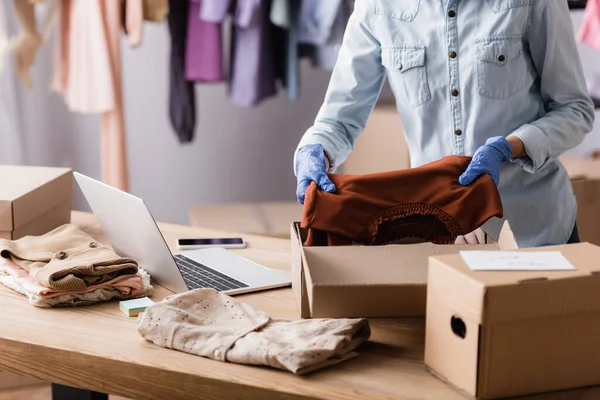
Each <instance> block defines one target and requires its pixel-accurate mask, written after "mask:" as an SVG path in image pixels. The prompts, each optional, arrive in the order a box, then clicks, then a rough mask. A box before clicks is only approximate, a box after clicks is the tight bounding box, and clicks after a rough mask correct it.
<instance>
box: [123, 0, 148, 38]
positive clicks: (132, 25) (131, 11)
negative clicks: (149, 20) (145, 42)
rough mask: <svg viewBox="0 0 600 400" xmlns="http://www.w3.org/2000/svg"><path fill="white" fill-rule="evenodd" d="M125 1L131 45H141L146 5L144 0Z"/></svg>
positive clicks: (126, 20)
mask: <svg viewBox="0 0 600 400" xmlns="http://www.w3.org/2000/svg"><path fill="white" fill-rule="evenodd" d="M124 1H125V18H124V19H125V31H126V32H127V36H128V37H129V45H130V46H131V47H139V46H140V45H141V44H142V36H143V31H144V6H143V0H124Z"/></svg>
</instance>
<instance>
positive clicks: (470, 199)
mask: <svg viewBox="0 0 600 400" xmlns="http://www.w3.org/2000/svg"><path fill="white" fill-rule="evenodd" d="M470 161H471V157H466V156H447V157H444V158H442V159H441V160H438V161H435V162H432V163H429V164H426V165H423V166H421V167H418V168H411V169H405V170H400V171H392V172H384V173H376V174H366V175H340V174H332V175H330V178H331V180H332V181H333V183H334V184H335V185H336V188H337V190H336V193H327V192H324V191H322V190H320V189H319V188H318V186H317V185H316V183H315V182H313V183H312V184H311V185H310V186H309V188H308V190H307V191H306V198H305V202H304V211H303V215H302V223H301V226H302V228H305V229H308V230H309V232H308V237H307V240H306V242H305V245H306V246H324V245H329V246H340V245H351V244H363V245H380V244H388V243H394V242H398V241H402V240H405V239H418V240H424V241H428V242H432V243H436V244H452V243H454V241H455V240H456V238H457V237H458V236H460V235H466V234H468V233H470V232H473V231H474V230H475V229H477V228H479V227H480V226H481V225H483V223H485V222H486V221H487V220H488V219H490V218H492V217H502V216H503V210H502V202H501V200H500V195H499V193H498V190H497V188H496V185H495V184H494V181H493V180H492V178H491V177H490V176H488V175H482V176H480V177H479V178H478V179H477V180H476V181H475V182H473V183H472V184H471V185H469V186H462V185H460V184H459V183H458V177H459V176H460V175H461V174H462V173H463V172H464V171H465V169H466V168H467V166H468V165H469V162H470Z"/></svg>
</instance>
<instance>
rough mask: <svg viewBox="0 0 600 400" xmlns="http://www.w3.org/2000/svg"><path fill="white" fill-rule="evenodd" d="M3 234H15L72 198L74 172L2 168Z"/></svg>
mask: <svg viewBox="0 0 600 400" xmlns="http://www.w3.org/2000/svg"><path fill="white" fill-rule="evenodd" d="M0 182H10V184H3V185H0V231H13V230H15V229H17V228H19V227H21V226H23V225H26V224H27V223H29V222H31V221H32V220H34V219H36V218H37V217H39V216H40V215H42V214H44V213H46V212H47V211H49V210H51V209H53V208H55V207H57V206H58V205H59V204H61V203H63V202H64V201H65V200H68V199H70V198H71V195H72V193H73V177H72V170H71V169H69V168H50V167H32V166H12V165H1V166H0Z"/></svg>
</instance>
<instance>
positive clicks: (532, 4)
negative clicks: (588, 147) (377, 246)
mask: <svg viewBox="0 0 600 400" xmlns="http://www.w3.org/2000/svg"><path fill="white" fill-rule="evenodd" d="M386 77H387V79H388V80H389V83H390V86H391V88H392V91H393V92H394V95H395V98H396V103H397V108H398V114H399V115H400V118H401V120H402V123H403V126H404V130H405V132H406V138H407V143H408V146H409V151H410V156H411V160H410V161H411V165H412V166H413V167H417V166H420V165H423V164H425V163H428V162H432V161H435V160H438V159H440V158H442V157H444V156H447V155H453V154H454V155H468V156H473V160H472V162H471V164H470V165H469V167H468V168H467V170H466V171H465V173H464V174H463V175H462V176H460V178H459V182H460V184H463V185H468V184H470V183H471V182H473V180H475V179H476V178H477V177H478V176H480V175H481V174H484V173H487V174H489V175H491V176H492V178H494V181H495V182H496V183H497V185H498V189H499V192H500V195H501V198H502V203H503V206H504V218H502V219H500V218H493V219H491V220H489V221H488V222H487V223H486V224H484V226H483V227H482V229H483V230H484V231H485V232H486V233H488V234H489V235H490V236H491V237H492V239H494V240H497V239H498V234H499V232H500V229H501V227H502V224H503V222H504V220H506V219H508V220H509V222H510V224H511V227H512V229H513V232H514V234H515V236H516V239H517V242H518V243H519V245H520V246H521V247H526V246H540V245H546V244H562V243H567V242H576V241H578V237H577V229H576V224H575V216H576V211H577V205H576V201H575V197H574V195H573V191H572V187H571V184H570V180H569V177H568V175H567V173H566V170H565V169H564V167H563V166H562V164H560V162H559V161H558V157H559V156H560V155H561V154H562V153H564V152H565V151H566V150H569V149H571V148H573V147H575V146H577V145H578V144H579V143H581V142H582V140H583V139H584V137H585V135H586V134H587V133H588V132H590V131H591V129H592V125H593V122H594V107H593V103H592V101H591V99H590V97H589V95H588V93H587V88H586V83H585V79H584V76H583V72H582V67H581V62H580V59H579V54H578V51H577V46H576V43H575V38H574V32H573V26H572V23H571V19H570V15H569V10H568V6H567V1H566V0H478V1H472V0H403V1H398V0H358V1H356V2H355V9H354V11H353V14H352V15H351V17H350V20H349V22H348V25H347V28H346V32H345V34H344V40H343V44H342V46H341V49H340V53H339V56H338V59H337V63H336V66H335V68H334V70H333V73H332V76H331V81H330V84H329V87H328V90H327V93H326V96H325V100H324V103H323V105H322V107H321V109H320V111H319V113H318V115H317V117H316V120H315V122H314V124H313V126H311V127H310V128H309V129H308V130H307V131H306V133H305V134H304V136H303V138H302V139H301V141H300V143H299V145H298V148H297V150H296V152H295V154H294V173H295V175H296V177H297V180H298V188H297V197H298V201H299V202H300V203H303V200H304V194H305V191H306V188H307V187H308V185H309V184H310V183H311V182H312V181H316V182H317V184H318V185H319V187H320V188H321V189H322V190H326V191H329V192H335V186H334V185H333V184H332V183H331V181H330V180H329V178H327V173H331V172H334V171H336V169H337V168H338V167H339V166H340V165H341V164H342V163H343V162H344V160H345V159H346V158H347V156H348V154H349V153H350V152H351V151H352V149H353V147H354V144H355V142H356V139H357V138H358V137H359V135H360V134H361V133H362V132H363V129H364V126H365V123H366V120H367V118H368V117H369V114H370V113H371V111H372V109H373V107H374V105H375V103H376V101H377V99H378V97H379V94H380V91H381V89H382V86H383V84H384V82H385V79H386ZM374 156H376V155H374ZM398 190H403V188H398Z"/></svg>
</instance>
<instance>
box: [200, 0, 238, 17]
mask: <svg viewBox="0 0 600 400" xmlns="http://www.w3.org/2000/svg"><path fill="white" fill-rule="evenodd" d="M232 4H233V3H232V1H231V0H204V1H202V4H201V5H200V14H199V15H200V19H201V20H203V21H206V22H217V23H221V22H223V19H225V17H226V16H227V14H229V13H230V9H231V7H232Z"/></svg>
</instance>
